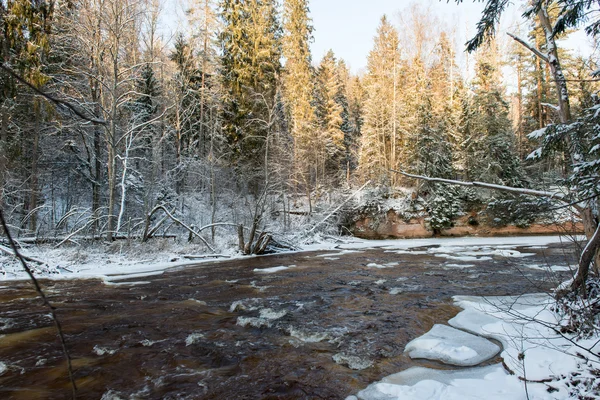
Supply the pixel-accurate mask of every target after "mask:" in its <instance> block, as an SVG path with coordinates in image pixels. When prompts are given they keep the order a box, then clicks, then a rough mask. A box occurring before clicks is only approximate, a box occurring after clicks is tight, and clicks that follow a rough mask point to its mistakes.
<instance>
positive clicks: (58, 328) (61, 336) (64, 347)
mask: <svg viewBox="0 0 600 400" xmlns="http://www.w3.org/2000/svg"><path fill="white" fill-rule="evenodd" d="M0 223H1V224H2V228H3V229H4V233H5V234H6V238H7V239H8V243H9V244H10V247H11V248H12V250H13V252H14V255H15V257H17V258H18V259H19V261H20V262H21V265H22V266H23V269H24V270H25V272H27V275H29V278H30V279H31V281H32V282H33V285H34V286H35V290H36V291H37V292H38V294H39V295H40V297H41V298H42V301H43V303H44V306H46V307H47V308H48V309H49V310H50V315H51V316H52V320H53V321H54V326H55V327H56V333H57V334H58V337H59V339H60V344H61V345H62V351H63V354H64V356H65V359H66V360H67V370H68V372H69V380H70V381H71V388H72V390H73V399H75V397H76V396H77V386H76V385H75V379H74V378H73V368H72V366H71V357H70V356H69V352H68V351H67V343H66V342H65V335H64V334H63V330H62V327H61V325H60V321H59V320H58V317H57V316H56V312H55V311H54V307H52V305H51V304H50V303H49V302H48V299H47V298H46V295H45V294H44V291H43V290H42V287H41V286H40V284H39V282H38V280H37V279H36V278H35V276H33V273H32V272H31V269H30V268H29V266H28V265H27V262H26V261H25V259H24V258H23V256H22V255H21V253H20V252H19V249H18V248H17V245H16V243H15V241H14V240H13V238H12V236H11V234H10V231H9V230H8V226H7V225H6V221H5V220H4V214H3V213H2V210H1V209H0Z"/></svg>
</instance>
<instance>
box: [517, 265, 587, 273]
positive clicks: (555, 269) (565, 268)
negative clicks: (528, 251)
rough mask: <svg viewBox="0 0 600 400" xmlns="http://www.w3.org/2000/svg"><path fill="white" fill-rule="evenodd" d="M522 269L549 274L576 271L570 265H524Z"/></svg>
mask: <svg viewBox="0 0 600 400" xmlns="http://www.w3.org/2000/svg"><path fill="white" fill-rule="evenodd" d="M521 267H525V268H529V269H535V270H540V271H548V272H561V271H574V270H575V269H576V267H570V266H568V265H539V264H523V265H521Z"/></svg>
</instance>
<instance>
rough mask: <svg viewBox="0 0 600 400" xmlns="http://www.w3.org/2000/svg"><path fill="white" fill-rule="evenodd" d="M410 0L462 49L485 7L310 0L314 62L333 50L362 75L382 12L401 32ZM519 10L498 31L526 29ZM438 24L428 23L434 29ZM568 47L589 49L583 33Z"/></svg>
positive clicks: (444, 0)
mask: <svg viewBox="0 0 600 400" xmlns="http://www.w3.org/2000/svg"><path fill="white" fill-rule="evenodd" d="M514 3H521V2H519V1H515V2H514ZM414 4H418V5H419V6H421V7H423V8H429V9H430V11H431V12H432V14H434V15H436V16H437V17H438V18H439V20H440V21H439V23H440V25H441V26H442V27H443V28H444V30H447V31H450V32H452V31H454V32H455V33H454V35H452V36H453V37H454V40H455V45H456V48H457V49H458V50H461V51H462V50H463V49H464V44H465V43H466V41H467V40H468V39H470V38H471V37H472V36H473V34H474V33H475V26H476V24H477V22H478V21H479V19H480V16H481V11H482V10H483V4H482V3H480V2H473V1H471V0H464V1H463V2H462V3H461V4H460V5H459V4H456V1H455V0H449V1H448V0H420V1H416V0H309V7H310V16H311V18H312V22H313V27H314V32H313V35H314V42H313V43H312V45H311V50H312V55H313V62H315V63H318V62H319V61H320V60H321V58H322V57H323V56H324V55H325V53H326V52H327V51H328V50H329V49H332V50H333V51H334V53H335V55H336V56H337V57H338V58H342V59H344V61H346V63H347V64H348V65H349V66H350V68H351V70H352V72H354V73H360V72H361V71H362V70H364V68H365V67H366V64H367V56H368V54H369V51H370V50H371V48H372V47H373V38H374V36H375V34H376V32H377V27H378V25H379V22H380V20H381V17H382V16H383V15H384V14H386V15H387V16H388V19H389V20H390V21H391V22H392V24H394V25H395V26H396V27H397V28H399V30H400V35H402V29H401V28H402V23H401V14H402V12H403V11H404V15H406V11H407V10H408V9H409V8H410V7H411V6H412V5H414ZM521 14H522V10H520V8H519V7H518V6H514V5H513V6H511V7H509V8H508V9H507V10H506V11H505V13H504V16H503V18H502V21H501V24H500V30H501V31H503V32H505V31H506V30H507V29H508V28H510V31H511V32H516V31H518V25H519V24H520V25H522V26H523V27H524V26H525V23H524V20H523V18H521ZM436 25H437V24H436ZM436 28H438V27H437V26H436V27H432V30H434V29H436ZM501 35H502V33H501ZM507 42H509V40H507ZM567 46H568V47H570V48H571V49H573V50H575V51H576V52H579V53H583V54H586V53H587V54H589V52H590V51H591V50H590V46H589V43H588V41H587V39H586V37H585V35H584V34H583V32H581V33H580V34H579V35H575V37H574V38H572V39H570V40H569V43H568V44H567ZM458 58H459V65H460V64H461V58H463V63H464V58H466V56H465V55H464V54H463V55H459V57H458Z"/></svg>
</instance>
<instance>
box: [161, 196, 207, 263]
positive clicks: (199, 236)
mask: <svg viewBox="0 0 600 400" xmlns="http://www.w3.org/2000/svg"><path fill="white" fill-rule="evenodd" d="M158 210H162V211H163V212H164V213H165V214H167V216H168V217H169V218H171V220H173V222H175V223H177V224H179V225H181V226H182V227H183V228H184V229H185V230H187V231H188V232H189V233H191V234H192V235H194V236H196V237H197V238H199V239H200V240H201V241H202V243H204V245H205V246H206V247H208V249H209V250H210V251H212V252H214V251H215V249H213V248H212V247H211V245H210V244H208V242H207V241H206V239H204V238H203V237H202V236H201V235H200V234H199V233H198V232H196V231H195V230H193V229H192V228H190V227H189V226H188V225H186V224H185V223H184V222H183V221H181V220H180V219H178V218H176V217H175V216H173V214H171V213H170V212H169V210H167V209H166V208H165V206H163V205H158V206H156V207H154V209H153V210H152V212H151V213H150V215H151V214H153V213H154V212H155V211H158Z"/></svg>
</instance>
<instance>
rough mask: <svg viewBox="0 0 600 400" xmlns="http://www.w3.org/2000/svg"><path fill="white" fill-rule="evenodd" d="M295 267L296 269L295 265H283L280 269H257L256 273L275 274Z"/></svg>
mask: <svg viewBox="0 0 600 400" xmlns="http://www.w3.org/2000/svg"><path fill="white" fill-rule="evenodd" d="M295 267H296V266H295V265H288V266H285V265H281V266H279V267H270V268H255V269H254V272H256V273H259V274H272V273H275V272H279V271H285V270H287V269H290V268H295Z"/></svg>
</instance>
